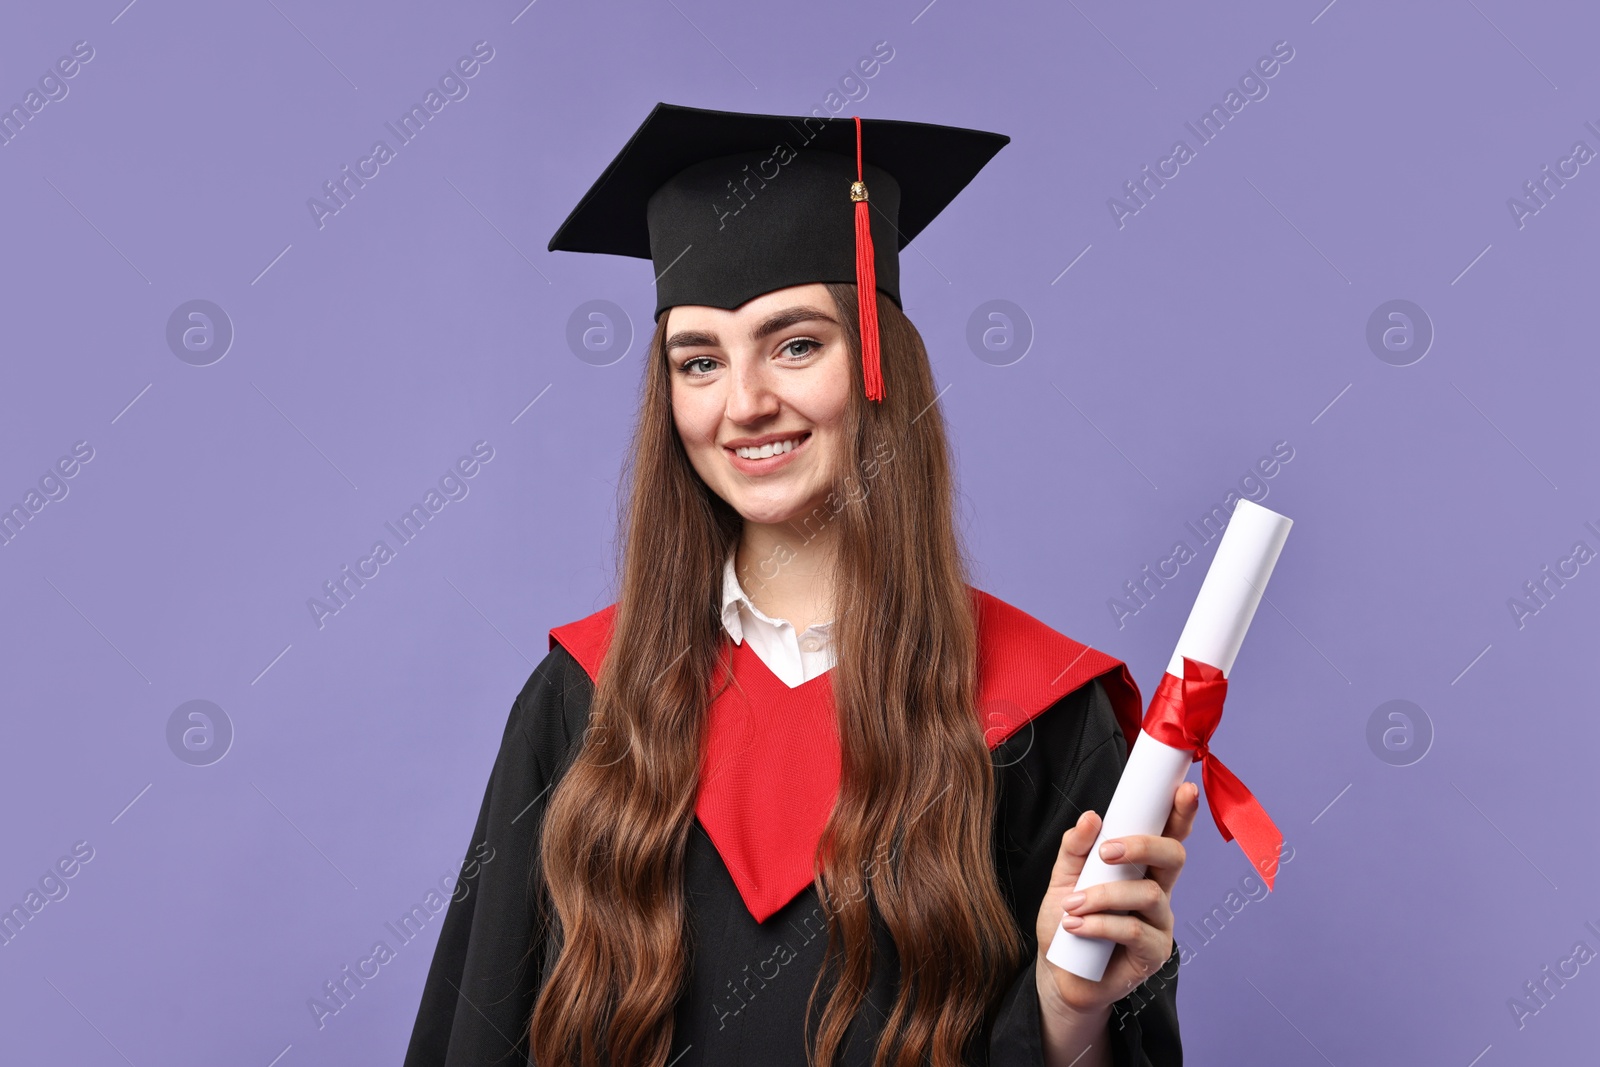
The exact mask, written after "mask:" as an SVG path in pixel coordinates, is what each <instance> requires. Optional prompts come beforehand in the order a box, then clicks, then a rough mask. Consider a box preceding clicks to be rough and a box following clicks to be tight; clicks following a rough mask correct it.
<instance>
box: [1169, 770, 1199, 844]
mask: <svg viewBox="0 0 1600 1067" xmlns="http://www.w3.org/2000/svg"><path fill="white" fill-rule="evenodd" d="M1199 811H1200V787H1199V786H1198V785H1196V784H1195V783H1193V782H1179V783H1178V791H1177V793H1176V794H1175V795H1174V796H1173V798H1172V814H1171V815H1168V816H1167V825H1166V828H1165V829H1164V830H1162V831H1161V836H1162V837H1170V838H1173V839H1174V840H1177V841H1182V840H1183V839H1184V838H1186V837H1188V836H1189V831H1190V830H1192V829H1194V820H1195V815H1196V814H1197V813H1198V812H1199Z"/></svg>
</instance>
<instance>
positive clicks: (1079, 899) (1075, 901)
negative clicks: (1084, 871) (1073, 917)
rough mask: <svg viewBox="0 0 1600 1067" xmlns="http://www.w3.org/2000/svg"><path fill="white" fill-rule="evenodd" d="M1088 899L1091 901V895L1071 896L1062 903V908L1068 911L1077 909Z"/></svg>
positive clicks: (1076, 894) (1079, 894)
mask: <svg viewBox="0 0 1600 1067" xmlns="http://www.w3.org/2000/svg"><path fill="white" fill-rule="evenodd" d="M1088 899H1089V894H1088V893H1074V894H1072V895H1071V896H1069V897H1068V898H1067V899H1066V900H1064V901H1062V902H1061V906H1062V907H1064V908H1066V909H1067V910H1068V911H1071V910H1072V909H1073V908H1076V907H1077V906H1078V905H1079V904H1082V903H1083V902H1084V901H1085V900H1088Z"/></svg>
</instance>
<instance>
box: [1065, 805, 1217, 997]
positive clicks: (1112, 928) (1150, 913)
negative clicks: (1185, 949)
mask: <svg viewBox="0 0 1600 1067" xmlns="http://www.w3.org/2000/svg"><path fill="white" fill-rule="evenodd" d="M1199 810H1200V787H1199V786H1197V785H1195V784H1194V783H1193V782H1182V783H1180V784H1179V786H1178V788H1177V791H1176V792H1175V794H1174V795H1173V802H1172V812H1171V814H1169V815H1168V816H1167V825H1166V828H1165V829H1164V830H1163V831H1162V833H1161V836H1160V837H1157V836H1155V835H1153V834H1130V835H1128V836H1126V837H1116V838H1111V839H1110V840H1107V841H1105V842H1102V843H1101V846H1100V858H1101V859H1103V860H1105V861H1106V862H1107V863H1134V864H1140V865H1143V866H1145V867H1146V871H1145V877H1143V878H1140V879H1136V880H1133V881H1126V882H1106V883H1104V884H1102V885H1096V886H1090V887H1089V888H1088V889H1085V890H1082V891H1079V890H1077V888H1076V886H1077V881H1078V875H1079V873H1080V872H1081V871H1082V870H1083V864H1084V861H1085V860H1086V859H1087V858H1088V856H1089V850H1090V849H1091V848H1093V847H1094V840H1095V838H1096V837H1097V836H1098V835H1099V833H1100V823H1101V820H1100V816H1099V815H1098V814H1096V813H1095V812H1093V811H1086V812H1084V813H1083V814H1082V815H1081V816H1079V817H1078V823H1077V825H1076V826H1074V827H1073V828H1072V829H1070V830H1068V831H1067V832H1066V833H1065V834H1063V835H1062V837H1061V851H1060V854H1059V855H1058V856H1057V857H1056V865H1055V869H1054V870H1053V871H1052V872H1051V874H1050V888H1049V889H1048V890H1046V892H1045V895H1044V901H1043V902H1042V903H1041V904H1040V905H1039V919H1038V924H1037V927H1038V930H1037V932H1038V935H1039V958H1038V967H1037V971H1038V975H1039V995H1040V1004H1041V1007H1042V1008H1043V1009H1045V1010H1051V1009H1054V1011H1056V1012H1057V1013H1060V1014H1063V1015H1077V1016H1089V1015H1094V1014H1098V1013H1101V1012H1104V1011H1106V1010H1108V1009H1109V1008H1110V1006H1111V1004H1112V1002H1114V1001H1117V1000H1120V999H1122V998H1123V997H1125V996H1127V995H1128V994H1129V993H1131V992H1132V991H1133V990H1134V989H1135V988H1136V987H1137V986H1138V985H1139V983H1141V982H1143V981H1144V980H1145V979H1146V978H1148V977H1150V975H1152V974H1154V973H1155V972H1156V970H1158V969H1159V968H1160V967H1161V966H1162V965H1163V964H1165V963H1166V962H1167V959H1168V958H1169V957H1170V956H1171V955H1172V930H1173V915H1172V886H1173V883H1174V882H1176V881H1177V880H1178V875H1179V873H1180V872H1182V870H1183V861H1184V858H1185V850H1184V847H1183V839H1184V838H1186V837H1188V836H1189V831H1190V829H1191V828H1192V827H1193V826H1194V818H1195V813H1196V812H1197V811H1199ZM1117 846H1121V848H1122V852H1121V853H1120V854H1112V853H1114V852H1115V850H1116V847H1117ZM1116 912H1127V913H1128V914H1126V915H1118V914H1115V913H1116ZM1063 916H1064V917H1065V921H1063ZM1057 926H1062V927H1065V928H1066V929H1068V930H1070V931H1071V932H1073V933H1075V934H1079V935H1081V936H1083V937H1098V938H1103V939H1105V940H1108V941H1115V942H1116V943H1117V947H1116V948H1115V950H1113V952H1112V954H1111V960H1110V962H1109V963H1108V964H1107V965H1106V970H1105V974H1104V975H1102V976H1101V978H1100V981H1098V982H1091V981H1089V980H1088V979H1086V978H1080V977H1079V976H1077V975H1075V974H1073V973H1071V972H1070V971H1065V970H1062V969H1061V968H1060V967H1057V966H1056V965H1055V964H1053V963H1051V962H1050V961H1049V960H1048V959H1046V958H1045V952H1046V951H1047V950H1048V949H1049V948H1050V942H1051V941H1052V940H1053V939H1054V937H1055V932H1056V927H1057Z"/></svg>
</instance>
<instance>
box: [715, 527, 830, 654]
mask: <svg viewBox="0 0 1600 1067" xmlns="http://www.w3.org/2000/svg"><path fill="white" fill-rule="evenodd" d="M737 555H738V550H737V548H735V549H734V550H733V551H730V552H729V553H728V558H727V559H726V560H724V561H723V564H722V626H723V629H725V630H727V631H728V636H729V637H731V638H733V643H734V644H736V645H737V644H739V643H740V642H741V641H743V640H744V621H743V620H742V619H740V617H739V609H740V608H743V609H745V610H746V611H748V612H749V613H750V614H751V615H752V616H754V617H755V618H757V619H760V620H761V621H762V622H764V623H766V624H767V625H768V626H771V627H774V628H776V627H777V626H778V620H776V619H772V618H768V617H767V616H766V615H764V614H762V611H761V609H760V608H758V607H756V606H755V603H754V602H753V601H752V600H751V599H750V598H749V597H748V596H746V595H745V592H744V587H743V586H742V585H740V584H739V574H738V570H737V569H736V568H735V567H734V558H735V557H736V556H737ZM810 629H811V630H813V631H815V632H816V633H818V634H823V635H826V634H827V633H829V632H830V631H831V630H832V629H833V621H832V620H831V619H830V620H829V621H827V622H819V623H813V624H812V625H811V627H810Z"/></svg>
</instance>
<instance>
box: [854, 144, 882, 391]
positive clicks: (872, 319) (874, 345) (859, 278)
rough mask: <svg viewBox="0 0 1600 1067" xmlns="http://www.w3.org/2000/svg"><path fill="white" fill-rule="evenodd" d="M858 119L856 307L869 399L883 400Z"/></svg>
mask: <svg viewBox="0 0 1600 1067" xmlns="http://www.w3.org/2000/svg"><path fill="white" fill-rule="evenodd" d="M854 118H855V120H856V181H855V184H854V185H852V186H851V187H850V199H852V200H854V201H855V204H856V301H857V303H856V308H857V311H858V317H859V318H860V320H861V380H862V383H863V384H864V385H865V387H866V393H867V399H868V400H878V401H881V400H883V367H882V364H881V363H880V361H879V358H878V272H877V269H876V268H875V267H874V266H873V261H872V216H871V214H870V212H871V210H872V209H871V208H870V207H868V206H867V185H866V182H864V181H863V180H862V174H861V116H860V115H856V116H854Z"/></svg>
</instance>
